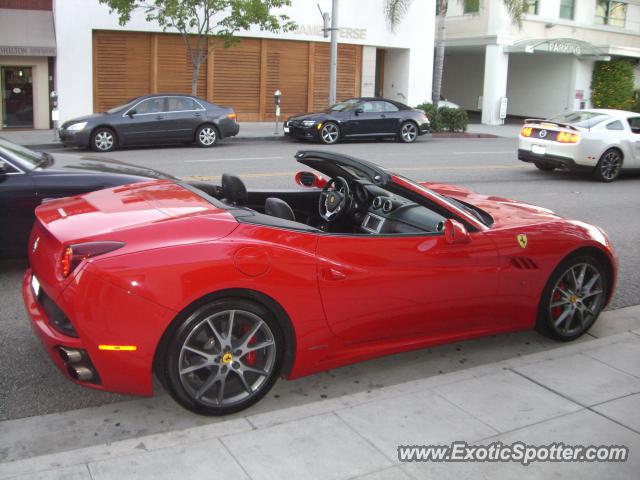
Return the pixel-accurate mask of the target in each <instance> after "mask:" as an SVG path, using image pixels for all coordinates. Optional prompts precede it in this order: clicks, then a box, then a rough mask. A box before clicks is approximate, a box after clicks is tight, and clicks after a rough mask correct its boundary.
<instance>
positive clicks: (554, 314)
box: [551, 282, 566, 320]
mask: <svg viewBox="0 0 640 480" xmlns="http://www.w3.org/2000/svg"><path fill="white" fill-rule="evenodd" d="M558 287H560V288H561V289H562V290H565V289H566V285H565V284H564V282H560V283H559V284H558ZM561 299H562V294H561V293H560V292H559V291H558V290H554V292H553V296H552V297H551V303H555V302H557V301H558V300H561ZM561 313H562V307H553V308H552V309H551V316H552V317H553V319H554V320H555V319H556V318H558V317H559V316H560V314H561Z"/></svg>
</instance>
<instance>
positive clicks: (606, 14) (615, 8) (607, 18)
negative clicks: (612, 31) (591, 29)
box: [595, 0, 627, 27]
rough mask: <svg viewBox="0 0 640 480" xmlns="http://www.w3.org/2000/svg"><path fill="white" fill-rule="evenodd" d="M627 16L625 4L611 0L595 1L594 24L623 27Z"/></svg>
mask: <svg viewBox="0 0 640 480" xmlns="http://www.w3.org/2000/svg"><path fill="white" fill-rule="evenodd" d="M626 17H627V4H626V3H624V2H614V1H612V0H597V1H596V18H595V23H596V25H611V26H612V27H624V23H625V19H626Z"/></svg>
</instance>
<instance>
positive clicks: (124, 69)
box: [93, 31, 151, 112]
mask: <svg viewBox="0 0 640 480" xmlns="http://www.w3.org/2000/svg"><path fill="white" fill-rule="evenodd" d="M93 43H94V45H93V47H94V48H93V51H94V59H93V75H94V79H93V84H94V92H93V109H94V111H96V112H103V111H105V110H107V109H109V108H112V107H115V106H116V105H119V104H121V103H124V102H126V101H127V100H129V99H131V98H133V97H137V96H139V95H145V94H147V93H149V91H150V89H151V81H150V71H151V61H150V57H151V35H150V34H148V33H137V32H126V33H124V32H111V31H94V32H93Z"/></svg>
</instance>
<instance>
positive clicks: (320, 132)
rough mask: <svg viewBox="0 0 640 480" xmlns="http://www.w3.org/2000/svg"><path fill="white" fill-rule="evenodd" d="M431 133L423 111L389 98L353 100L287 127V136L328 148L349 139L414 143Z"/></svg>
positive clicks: (291, 119)
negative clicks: (325, 145) (420, 136)
mask: <svg viewBox="0 0 640 480" xmlns="http://www.w3.org/2000/svg"><path fill="white" fill-rule="evenodd" d="M428 132H429V120H428V119H427V116H426V115H425V113H424V112H423V111H422V110H416V109H413V108H411V107H408V106H406V105H404V104H402V103H400V102H395V101H393V100H387V99H385V98H352V99H349V100H345V101H344V102H340V103H336V104H335V105H332V106H330V107H329V108H328V109H326V110H325V111H324V112H317V113H305V114H304V115H299V116H297V117H289V119H288V120H287V121H286V122H285V124H284V133H285V134H286V135H289V136H291V137H295V138H300V139H304V140H319V141H321V142H322V143H326V144H332V143H336V142H337V141H338V140H341V139H348V138H350V139H357V138H396V139H398V140H400V141H401V142H405V143H411V142H415V140H416V138H418V136H419V135H423V134H425V133H428Z"/></svg>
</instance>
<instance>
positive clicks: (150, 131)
mask: <svg viewBox="0 0 640 480" xmlns="http://www.w3.org/2000/svg"><path fill="white" fill-rule="evenodd" d="M236 120H237V116H236V113H235V112H234V110H233V109H232V108H227V107H220V106H218V105H215V104H213V103H210V102H207V101H206V100H203V99H202V98H198V97H192V96H190V95H180V94H175V95H174V94H161V95H145V96H142V97H137V98H134V99H132V100H130V101H128V102H127V103H125V104H123V105H119V106H117V107H114V108H112V109H111V110H107V111H106V112H104V113H97V114H93V115H87V116H85V117H79V118H74V119H73V120H69V121H68V122H65V123H63V124H62V126H61V128H60V129H59V130H58V133H59V136H60V140H61V141H62V143H63V144H64V145H66V146H76V147H84V148H91V149H93V150H95V151H98V152H110V151H111V150H114V149H115V148H117V147H130V146H139V145H158V144H176V143H193V142H195V143H196V144H197V145H198V146H200V147H205V148H206V147H213V146H214V145H215V144H216V143H217V142H218V140H219V139H222V138H226V137H232V136H234V135H237V134H238V132H239V131H240V126H239V125H238V123H237V121H236Z"/></svg>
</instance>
